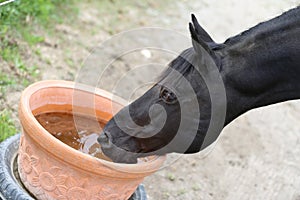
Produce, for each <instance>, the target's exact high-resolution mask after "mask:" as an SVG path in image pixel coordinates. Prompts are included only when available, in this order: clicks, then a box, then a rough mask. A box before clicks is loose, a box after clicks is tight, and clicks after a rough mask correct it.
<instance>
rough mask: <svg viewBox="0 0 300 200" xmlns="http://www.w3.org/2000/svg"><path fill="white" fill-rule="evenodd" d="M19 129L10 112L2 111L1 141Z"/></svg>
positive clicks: (0, 116)
mask: <svg viewBox="0 0 300 200" xmlns="http://www.w3.org/2000/svg"><path fill="white" fill-rule="evenodd" d="M16 133H17V129H16V127H15V125H14V123H13V121H12V120H11V118H10V113H9V112H8V111H7V110H3V111H1V112H0V142H2V141H3V140H5V139H6V138H8V137H10V136H12V135H15V134H16Z"/></svg>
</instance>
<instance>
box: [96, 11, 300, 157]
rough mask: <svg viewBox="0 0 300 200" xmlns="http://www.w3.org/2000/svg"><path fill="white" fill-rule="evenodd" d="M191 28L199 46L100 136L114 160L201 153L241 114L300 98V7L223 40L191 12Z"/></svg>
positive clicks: (181, 57)
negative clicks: (199, 22)
mask: <svg viewBox="0 0 300 200" xmlns="http://www.w3.org/2000/svg"><path fill="white" fill-rule="evenodd" d="M189 25H190V26H189V28H190V32H191V36H192V42H193V47H192V48H189V49H186V50H184V51H183V52H182V53H181V54H180V55H179V56H178V57H177V58H176V59H174V60H173V61H172V62H171V63H170V64H169V66H168V69H167V70H166V71H165V72H164V73H163V74H162V76H161V77H160V79H159V80H158V82H157V84H155V85H154V86H153V87H152V88H151V89H150V90H148V91H147V92H146V93H145V94H144V95H143V96H141V97H140V98H138V99H137V100H136V101H134V102H133V103H131V104H130V105H128V106H127V107H125V108H124V109H122V110H121V111H120V112H119V113H117V114H116V115H115V116H114V118H113V119H111V120H110V121H109V122H108V123H107V125H106V126H105V128H104V131H103V134H101V136H100V137H99V138H98V141H99V143H100V144H101V145H102V150H103V151H104V153H105V154H107V155H108V156H109V157H111V158H112V159H113V160H114V161H116V162H126V163H134V162H136V159H137V158H138V157H142V156H146V155H153V154H166V153H171V152H177V153H196V152H199V151H200V150H202V149H204V148H205V147H207V146H208V145H210V144H211V143H212V142H214V140H215V139H216V138H217V136H218V135H219V134H220V132H221V131H222V128H223V127H225V126H226V125H228V124H229V123H230V122H231V121H232V120H234V119H235V118H237V117H238V116H240V115H242V114H243V113H245V112H247V111H249V110H251V109H254V108H257V107H261V106H266V105H270V104H274V103H278V102H283V101H287V100H293V99H298V98H300V7H298V8H294V9H292V10H290V11H288V12H286V13H284V14H282V15H281V16H279V17H276V18H274V19H272V20H270V21H267V22H264V23H261V24H258V25H257V26H255V27H253V28H251V29H249V30H247V31H245V32H243V33H241V34H239V35H237V36H234V37H231V38H229V39H227V40H226V41H225V42H224V43H222V44H217V43H215V42H214V41H213V40H212V38H211V37H210V36H209V35H208V33H207V32H206V31H205V30H204V29H203V28H202V27H201V26H200V25H199V24H198V22H197V20H196V18H195V17H194V16H193V15H192V23H190V24H189ZM178 74H179V75H178ZM180 75H181V76H180ZM186 82H188V83H186ZM183 85H187V86H186V87H185V86H183ZM189 85H190V86H191V87H190V88H189ZM192 94H194V95H195V97H196V100H197V101H196V102H197V104H195V101H194V100H193V99H195V98H194V97H193V95H192ZM153 105H156V106H153ZM198 112H199V114H198ZM183 122H185V125H182V124H183ZM186 122H187V123H186ZM195 123H196V126H195ZM181 125H182V126H181ZM158 127H159V128H158Z"/></svg>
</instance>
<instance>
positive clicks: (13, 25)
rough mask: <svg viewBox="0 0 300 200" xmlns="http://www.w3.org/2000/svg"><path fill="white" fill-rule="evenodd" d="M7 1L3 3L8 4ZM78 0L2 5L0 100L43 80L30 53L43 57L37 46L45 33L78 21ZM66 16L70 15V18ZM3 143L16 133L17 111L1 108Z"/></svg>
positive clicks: (32, 0)
mask: <svg viewBox="0 0 300 200" xmlns="http://www.w3.org/2000/svg"><path fill="white" fill-rule="evenodd" d="M4 1H5V0H0V3H1V2H4ZM74 2H75V1H74V0H16V1H15V2H12V3H9V4H6V5H4V6H0V49H1V50H0V99H3V100H5V96H6V95H5V94H6V93H7V92H10V91H14V88H20V87H21V88H22V87H23V88H24V87H26V86H28V85H29V84H31V83H32V82H34V81H36V80H37V79H39V77H40V70H39V68H38V67H37V66H36V65H35V64H34V63H32V62H30V64H28V63H27V62H26V60H27V59H28V57H29V56H30V54H28V51H31V52H33V53H34V54H36V55H38V54H40V51H39V49H38V48H37V47H36V45H37V44H39V43H41V42H44V40H45V38H44V36H45V34H51V33H53V32H55V30H54V27H55V26H54V25H55V24H57V23H61V22H65V21H66V20H68V19H70V18H71V19H74V17H71V16H72V15H76V14H77V12H78V11H77V10H76V8H75V6H74ZM65 16H69V17H68V18H67V17H65ZM1 109H4V110H3V111H0V142H1V141H3V140H4V139H6V138H7V137H9V136H11V135H13V134H15V133H16V132H17V129H16V127H15V125H14V123H13V120H12V119H11V113H12V112H13V111H12V110H10V109H9V108H3V107H1V105H0V110H1Z"/></svg>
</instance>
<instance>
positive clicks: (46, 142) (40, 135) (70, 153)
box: [19, 80, 166, 179]
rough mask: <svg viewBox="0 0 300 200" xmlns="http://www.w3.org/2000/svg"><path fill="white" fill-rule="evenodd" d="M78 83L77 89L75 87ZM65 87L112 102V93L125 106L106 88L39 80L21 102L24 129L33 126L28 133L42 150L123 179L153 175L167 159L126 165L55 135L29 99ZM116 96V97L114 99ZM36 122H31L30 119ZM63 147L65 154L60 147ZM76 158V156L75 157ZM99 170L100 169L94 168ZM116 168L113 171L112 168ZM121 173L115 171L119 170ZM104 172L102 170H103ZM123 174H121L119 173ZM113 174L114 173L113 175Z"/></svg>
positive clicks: (118, 102) (97, 171)
mask: <svg viewBox="0 0 300 200" xmlns="http://www.w3.org/2000/svg"><path fill="white" fill-rule="evenodd" d="M75 86H76V88H75ZM53 87H57V88H66V89H76V90H81V91H84V92H88V93H91V94H93V95H97V96H101V97H103V98H106V99H108V100H110V101H112V96H114V97H113V98H114V103H117V104H119V105H122V106H124V105H126V103H125V100H124V99H122V98H121V97H117V96H115V95H113V94H111V93H109V92H107V91H104V90H102V89H99V88H94V87H91V86H88V85H84V84H81V83H75V82H71V81H63V80H45V81H39V82H36V83H34V84H32V85H30V86H28V87H27V88H26V89H25V90H24V91H23V92H22V96H21V100H20V105H19V117H20V121H21V124H22V128H23V129H24V130H27V129H31V131H26V132H27V133H30V134H27V135H28V136H30V138H31V139H33V140H34V141H35V142H36V143H37V144H38V145H39V146H41V147H42V149H43V150H45V151H47V152H48V153H50V154H53V155H54V156H55V157H56V158H58V159H60V160H62V161H64V162H66V163H68V164H70V165H72V166H73V167H76V168H80V169H81V170H84V171H89V172H92V173H97V174H101V175H102V176H103V172H105V176H112V177H118V178H120V179H122V176H120V175H121V174H122V175H124V172H126V174H127V176H128V175H129V176H130V177H132V178H136V177H137V176H143V177H144V176H145V175H143V174H150V173H153V172H155V171H157V170H158V169H159V168H160V166H161V165H162V164H163V162H164V161H165V159H166V156H165V155H164V156H156V158H154V159H153V160H150V161H147V162H143V163H137V164H123V163H114V162H109V161H106V160H102V159H98V158H95V157H92V156H91V155H88V154H85V153H82V152H80V151H78V150H76V149H73V148H72V147H70V146H68V145H67V144H65V143H63V142H61V141H59V140H57V139H56V138H55V137H53V136H52V135H51V134H50V133H49V132H48V131H46V129H44V128H43V127H42V125H40V124H39V122H38V121H37V120H36V118H35V117H34V115H33V113H32V110H31V109H30V98H31V96H32V95H33V94H34V93H36V92H37V91H39V90H41V89H47V88H53ZM115 99H116V100H115ZM30 121H31V122H33V123H31V124H33V125H31V126H30V125H28V122H30ZM62 149H63V150H64V154H62V153H61V151H60V150H62ZM75 158H76V159H75ZM103 166H104V167H105V169H102V168H101V169H100V167H103ZM92 169H98V170H92ZM113 169H114V171H113V173H110V172H112V170H113ZM115 170H117V172H119V173H116V171H115ZM101 171H102V172H101ZM120 173H121V174H120ZM113 174H114V175H113Z"/></svg>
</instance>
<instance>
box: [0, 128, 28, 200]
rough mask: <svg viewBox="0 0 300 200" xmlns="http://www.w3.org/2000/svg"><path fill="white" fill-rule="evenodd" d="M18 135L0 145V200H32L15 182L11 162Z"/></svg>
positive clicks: (14, 153)
mask: <svg viewBox="0 0 300 200" xmlns="http://www.w3.org/2000/svg"><path fill="white" fill-rule="evenodd" d="M19 139H20V135H19V134H17V135H14V136H12V137H10V138H8V139H6V140H5V141H4V142H2V143H1V144H0V198H1V197H2V199H3V200H33V198H32V197H30V196H29V195H28V193H27V192H26V191H25V190H24V189H23V188H22V186H21V185H20V184H19V183H18V182H17V180H16V178H15V175H14V169H13V162H14V161H15V158H16V156H17V152H18V148H19Z"/></svg>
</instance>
